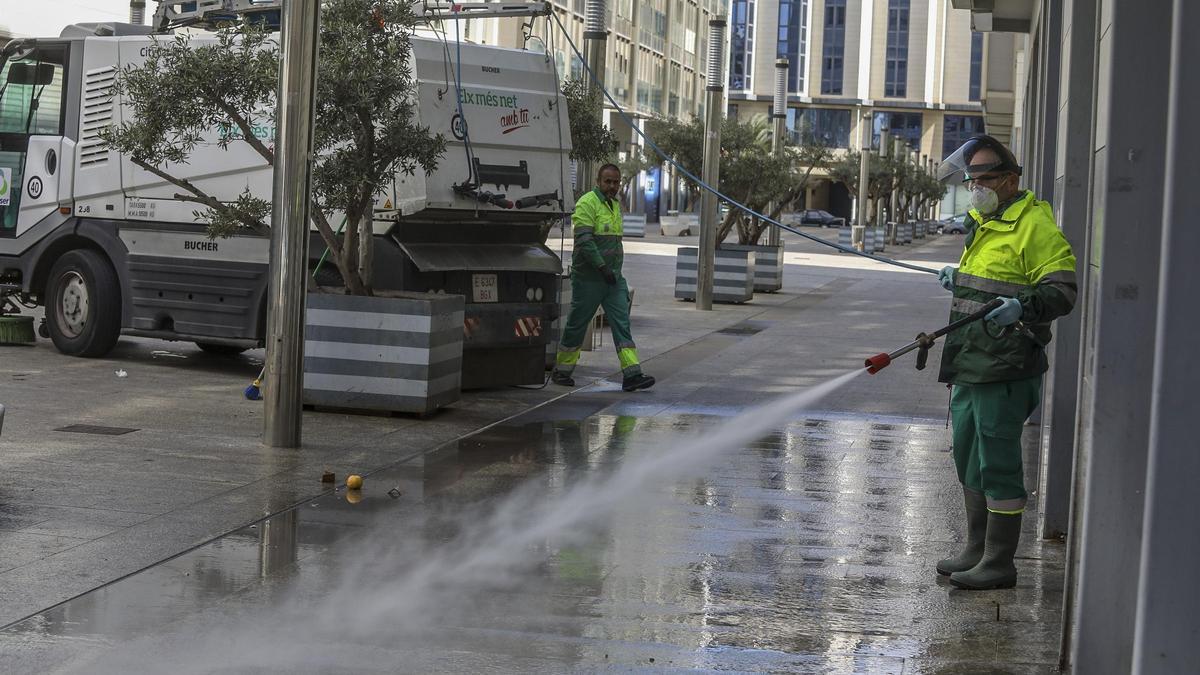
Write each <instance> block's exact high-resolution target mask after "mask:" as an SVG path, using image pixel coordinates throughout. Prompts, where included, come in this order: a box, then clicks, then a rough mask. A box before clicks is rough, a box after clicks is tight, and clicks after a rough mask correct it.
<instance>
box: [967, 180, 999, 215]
mask: <svg viewBox="0 0 1200 675" xmlns="http://www.w3.org/2000/svg"><path fill="white" fill-rule="evenodd" d="M971 206H973V207H974V208H975V210H976V211H978V212H979V213H980V214H982V215H985V216H990V215H992V214H993V213H995V212H996V209H998V208H1000V195H998V194H996V191H995V190H993V189H991V188H988V187H983V186H982V185H976V186H975V187H973V188H971Z"/></svg>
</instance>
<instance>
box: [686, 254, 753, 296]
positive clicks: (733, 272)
mask: <svg viewBox="0 0 1200 675" xmlns="http://www.w3.org/2000/svg"><path fill="white" fill-rule="evenodd" d="M699 255H700V249H698V248H694V247H688V248H681V249H679V254H678V255H677V256H676V258H675V298H676V299H678V300H695V299H696V267H697V262H698V257H699ZM714 262H715V264H714V268H715V269H714V270H713V302H733V303H742V302H746V301H748V300H751V299H753V298H754V252H753V251H731V250H729V249H720V248H719V249H717V250H716V258H715V261H714Z"/></svg>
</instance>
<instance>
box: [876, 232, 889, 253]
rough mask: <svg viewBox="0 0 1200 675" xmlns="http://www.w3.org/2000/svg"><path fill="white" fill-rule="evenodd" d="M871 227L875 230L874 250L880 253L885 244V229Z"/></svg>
mask: <svg viewBox="0 0 1200 675" xmlns="http://www.w3.org/2000/svg"><path fill="white" fill-rule="evenodd" d="M873 229H874V230H875V252H876V253H880V252H882V251H883V249H884V247H885V245H886V244H887V230H886V229H885V228H882V227H876V228H873Z"/></svg>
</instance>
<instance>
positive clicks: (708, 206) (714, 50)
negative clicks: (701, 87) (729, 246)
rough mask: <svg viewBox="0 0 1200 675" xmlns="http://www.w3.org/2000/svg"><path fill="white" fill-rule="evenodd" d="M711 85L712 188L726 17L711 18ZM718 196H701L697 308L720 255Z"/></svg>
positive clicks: (707, 298) (706, 306) (707, 166)
mask: <svg viewBox="0 0 1200 675" xmlns="http://www.w3.org/2000/svg"><path fill="white" fill-rule="evenodd" d="M707 77H708V85H707V86H706V87H705V89H706V90H707V91H706V93H705V97H706V99H705V102H704V112H705V120H704V167H703V170H702V172H701V178H703V179H704V182H705V183H708V184H709V185H711V186H712V187H713V188H716V187H717V186H719V185H720V180H721V172H720V161H721V120H722V118H724V115H723V114H722V113H723V111H722V110H721V100H722V98H723V97H724V94H725V17H724V15H722V16H718V17H716V18H715V19H710V20H709V22H708V75H707ZM719 216H720V208H719V205H718V203H717V196H716V195H715V194H713V193H712V192H710V191H708V190H705V191H704V192H703V193H702V195H701V197H700V250H699V252H698V253H699V255H698V256H697V265H696V268H697V269H696V309H700V310H705V311H707V310H711V309H712V296H713V267H714V266H715V260H716V256H717V218H718V217H719Z"/></svg>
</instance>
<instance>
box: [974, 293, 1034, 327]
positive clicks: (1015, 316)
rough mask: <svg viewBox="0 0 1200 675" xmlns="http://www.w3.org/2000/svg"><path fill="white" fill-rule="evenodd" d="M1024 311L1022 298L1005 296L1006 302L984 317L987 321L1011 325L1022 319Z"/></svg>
mask: <svg viewBox="0 0 1200 675" xmlns="http://www.w3.org/2000/svg"><path fill="white" fill-rule="evenodd" d="M1023 311H1024V310H1023V309H1022V308H1021V301H1020V300H1018V299H1016V298H1004V304H1002V305H1000V306H999V307H997V308H996V309H993V310H992V311H990V312H988V314H987V316H985V317H983V318H984V319H985V320H986V321H992V322H994V323H995V324H996V325H997V326H1011V325H1013V324H1014V323H1016V322H1018V321H1020V320H1021V314H1022V312H1023Z"/></svg>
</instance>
